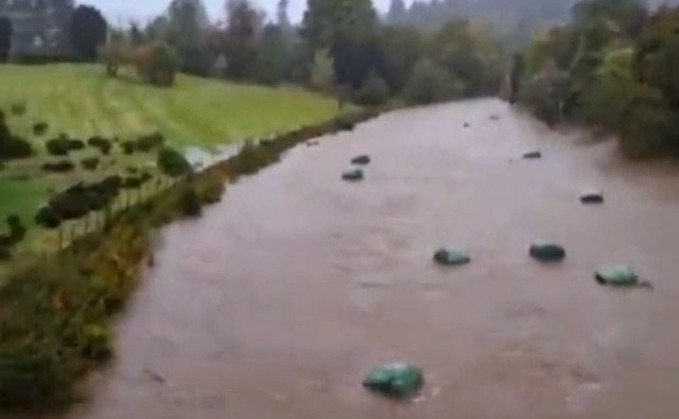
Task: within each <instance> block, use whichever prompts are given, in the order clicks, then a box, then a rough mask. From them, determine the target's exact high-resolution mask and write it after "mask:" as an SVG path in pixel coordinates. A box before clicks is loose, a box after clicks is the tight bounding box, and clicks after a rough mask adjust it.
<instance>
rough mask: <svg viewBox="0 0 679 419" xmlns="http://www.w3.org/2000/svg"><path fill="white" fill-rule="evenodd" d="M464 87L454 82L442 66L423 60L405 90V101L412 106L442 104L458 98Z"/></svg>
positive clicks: (418, 64) (416, 67)
mask: <svg viewBox="0 0 679 419" xmlns="http://www.w3.org/2000/svg"><path fill="white" fill-rule="evenodd" d="M463 89H464V86H462V84H461V83H460V82H459V81H457V80H454V79H453V78H452V77H451V76H450V75H449V74H448V73H447V72H446V70H445V69H444V68H443V67H441V66H440V65H438V64H436V63H434V62H432V61H429V60H423V61H420V62H419V63H417V65H416V66H415V69H414V70H413V73H412V74H411V75H410V79H409V80H408V83H407V85H406V87H405V90H404V96H405V99H406V100H407V101H408V102H409V103H412V104H420V105H424V104H428V103H436V102H442V101H445V100H448V99H452V98H455V97H458V96H459V95H460V94H461V93H462V91H463Z"/></svg>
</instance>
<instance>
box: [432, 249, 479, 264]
mask: <svg viewBox="0 0 679 419" xmlns="http://www.w3.org/2000/svg"><path fill="white" fill-rule="evenodd" d="M434 261H435V262H436V263H438V264H439V265H445V266H457V265H466V264H467V263H469V262H471V258H470V257H469V254H468V253H467V252H466V251H464V250H460V249H446V248H442V249H439V250H437V251H436V253H434Z"/></svg>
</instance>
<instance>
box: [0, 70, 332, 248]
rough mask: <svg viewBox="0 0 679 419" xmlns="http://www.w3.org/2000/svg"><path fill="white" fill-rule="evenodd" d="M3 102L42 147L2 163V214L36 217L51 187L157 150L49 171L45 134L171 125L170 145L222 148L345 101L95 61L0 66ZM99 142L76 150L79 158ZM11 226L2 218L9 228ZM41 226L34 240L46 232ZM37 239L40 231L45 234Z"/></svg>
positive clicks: (319, 117)
mask: <svg viewBox="0 0 679 419" xmlns="http://www.w3.org/2000/svg"><path fill="white" fill-rule="evenodd" d="M13 103H23V104H25V105H26V113H25V114H24V115H21V116H15V115H11V114H10V112H9V108H10V105H11V104H13ZM0 109H4V110H5V111H6V114H7V116H8V121H9V126H10V128H11V130H12V132H13V133H15V134H18V135H21V136H22V137H24V138H27V139H30V140H31V141H32V142H33V143H34V144H35V145H36V147H35V148H36V150H37V151H38V155H37V156H36V157H35V158H31V159H28V160H24V161H17V162H11V163H9V164H7V165H6V167H5V169H4V170H2V171H0V217H1V218H0V223H3V222H4V221H3V220H4V218H5V217H6V216H7V215H8V214H12V213H16V214H20V215H21V216H22V218H23V219H24V220H25V222H27V223H29V224H30V225H32V218H33V215H34V213H35V210H36V208H37V207H38V206H39V205H41V203H42V202H44V201H45V200H46V199H47V197H48V196H49V194H50V192H51V191H56V190H59V189H61V188H64V187H66V186H69V185H71V184H73V183H74V182H77V181H84V180H88V179H91V178H93V177H101V176H102V175H103V174H104V173H111V172H124V169H125V168H126V167H128V166H130V165H139V164H144V163H146V162H148V161H152V160H154V157H155V155H153V154H149V155H146V156H132V157H130V156H123V155H122V153H120V152H119V151H117V152H116V151H114V154H113V155H112V156H110V157H106V158H103V160H102V162H103V163H105V169H102V170H98V171H97V172H95V173H91V172H87V171H84V170H82V169H80V168H79V169H78V170H76V171H75V172H73V173H70V174H68V175H53V174H52V175H47V174H45V173H44V172H42V171H41V170H40V165H41V164H42V163H43V162H45V161H46V160H49V159H52V160H61V158H50V157H49V156H47V155H46V153H45V150H44V146H43V143H44V142H45V140H46V139H49V138H53V137H55V136H56V135H58V134H59V133H62V132H63V133H67V134H69V135H70V136H74V137H77V138H82V139H86V138H87V137H89V136H92V135H103V136H105V137H120V138H121V139H123V140H125V139H128V138H131V137H134V136H137V135H140V134H145V133H150V132H153V131H160V132H162V133H163V134H164V135H165V137H166V141H167V143H168V144H170V145H172V146H174V147H177V148H178V149H183V148H184V147H188V146H199V147H201V148H204V149H206V150H212V149H214V148H215V147H217V146H219V145H224V144H228V143H230V142H234V141H238V140H240V139H242V138H246V137H260V136H265V135H268V134H274V133H277V132H283V131H287V130H290V129H293V128H295V127H298V126H301V125H307V124H311V123H317V122H321V121H323V120H328V119H330V118H332V117H333V116H335V115H336V113H337V104H336V102H335V101H333V100H331V99H329V98H326V97H323V96H320V95H317V94H314V93H310V92H308V91H305V90H302V89H298V88H292V87H281V88H266V87H260V86H253V85H245V84H233V83H226V82H221V81H214V80H207V79H200V78H195V77H189V76H184V75H180V76H179V77H178V79H177V82H176V85H175V86H174V87H172V88H167V89H165V88H156V87H152V86H147V85H144V84H142V83H140V82H139V81H138V80H137V78H136V77H135V76H134V74H132V73H131V72H130V71H127V72H123V74H122V75H121V77H120V78H118V79H111V78H108V77H107V76H106V75H105V74H104V70H103V68H101V67H100V66H95V65H72V64H57V65H47V66H15V65H3V66H0ZM36 122H47V123H48V124H49V130H48V132H47V134H46V135H44V136H43V137H41V138H36V137H34V136H33V133H32V127H33V124H34V123H36ZM91 154H94V155H97V154H98V152H96V151H95V150H92V149H89V148H88V149H86V150H85V151H82V152H78V153H74V154H72V155H71V156H70V157H69V159H70V160H72V161H73V162H74V163H75V164H76V165H78V162H79V161H80V160H82V158H84V157H86V156H87V155H91ZM3 229H4V225H1V224H0V232H1V231H2V230H3ZM40 236H41V235H40V234H36V232H32V234H31V236H30V237H32V238H33V239H32V240H31V242H33V243H32V244H30V245H29V247H31V248H33V247H34V244H35V242H40V241H41V240H42V239H41V237H40ZM36 238H37V240H36Z"/></svg>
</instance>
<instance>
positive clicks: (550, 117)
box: [519, 72, 569, 126]
mask: <svg viewBox="0 0 679 419" xmlns="http://www.w3.org/2000/svg"><path fill="white" fill-rule="evenodd" d="M568 85H569V79H568V75H567V74H566V73H563V72H552V73H539V74H537V75H535V76H533V77H531V78H530V79H529V80H528V81H527V82H526V83H525V84H524V87H523V88H522V90H521V93H520V95H519V101H520V102H521V104H523V105H524V106H526V107H527V108H528V109H529V110H530V111H531V112H533V114H534V115H535V116H536V117H537V118H538V119H540V120H541V121H544V122H545V123H547V125H549V126H553V125H554V124H555V123H557V122H558V121H559V119H560V118H561V116H562V113H563V108H564V105H565V103H566V101H567V100H568V97H569V87H568Z"/></svg>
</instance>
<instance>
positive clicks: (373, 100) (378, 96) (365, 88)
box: [354, 71, 389, 106]
mask: <svg viewBox="0 0 679 419" xmlns="http://www.w3.org/2000/svg"><path fill="white" fill-rule="evenodd" d="M387 100H389V87H388V86H387V84H386V83H385V82H384V80H382V78H381V77H380V76H378V75H377V73H375V72H374V71H373V72H371V73H370V75H368V77H367V78H366V79H365V81H364V82H363V85H362V86H361V88H360V89H358V90H357V91H356V93H354V102H356V103H357V104H359V105H366V106H377V105H382V104H384V103H385V102H386V101H387Z"/></svg>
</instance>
